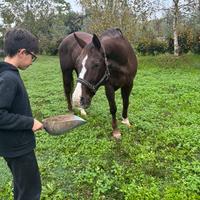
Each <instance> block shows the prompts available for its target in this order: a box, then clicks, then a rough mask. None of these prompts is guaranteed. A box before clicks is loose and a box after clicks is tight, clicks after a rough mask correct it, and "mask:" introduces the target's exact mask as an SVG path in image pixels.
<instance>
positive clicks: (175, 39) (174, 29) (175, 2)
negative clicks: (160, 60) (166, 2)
mask: <svg viewBox="0 0 200 200" xmlns="http://www.w3.org/2000/svg"><path fill="white" fill-rule="evenodd" d="M173 2H174V21H173V32H174V55H175V56H179V54H180V47H179V44H178V30H177V28H178V27H177V25H178V15H179V8H178V3H179V0H173Z"/></svg>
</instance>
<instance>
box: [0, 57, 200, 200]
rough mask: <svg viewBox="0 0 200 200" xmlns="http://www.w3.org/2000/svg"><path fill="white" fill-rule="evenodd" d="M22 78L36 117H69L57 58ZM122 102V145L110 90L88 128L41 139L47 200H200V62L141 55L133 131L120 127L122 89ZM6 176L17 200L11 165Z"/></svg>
mask: <svg viewBox="0 0 200 200" xmlns="http://www.w3.org/2000/svg"><path fill="white" fill-rule="evenodd" d="M21 74H22V77H23V80H24V81H25V85H26V87H27V90H28V93H29V96H30V100H31V104H32V109H33V113H34V116H35V117H36V118H38V119H40V120H42V119H43V118H46V117H48V116H54V115H58V114H65V113H66V101H65V97H64V93H63V86H62V78H61V71H60V68H59V61H58V58H57V57H48V56H41V57H40V58H39V59H38V61H37V62H36V63H34V65H33V66H32V67H30V68H29V69H27V70H26V71H24V72H22V73H21ZM116 101H117V105H118V106H117V107H118V113H117V118H118V120H119V128H120V130H121V132H122V134H123V135H122V139H121V141H117V142H116V141H114V140H113V139H112V138H111V131H112V129H111V116H110V114H109V109H108V103H107V100H106V97H105V95H104V89H103V87H102V88H100V90H99V91H98V92H97V94H96V96H95V97H94V99H93V102H92V105H91V107H90V108H89V109H88V116H86V117H85V119H86V120H87V124H85V125H84V126H81V127H79V128H77V129H74V130H72V131H71V132H69V133H66V134H65V135H63V136H60V137H53V136H49V135H48V134H47V133H45V132H44V131H40V132H38V133H36V137H37V148H36V154H37V158H38V162H39V167H40V171H41V176H42V184H43V191H42V199H45V200H66V199H78V200H79V199H109V200H113V199H119V200H122V199H126V200H135V199H137V200H138V199H139V200H140V199H141V200H143V199H147V200H151V199H152V200H155V199H156V200H157V199H158V200H160V199H163V200H172V199H173V200H180V199H184V200H185V199H200V196H199V185H200V178H199V177H200V176H199V175H200V163H199V158H200V154H199V153H200V152H199V147H200V144H199V143H200V56H197V55H189V54H188V55H185V56H182V57H179V58H175V57H173V56H170V55H160V56H155V57H151V56H147V57H139V70H138V74H137V77H136V79H135V82H134V89H133V91H132V93H131V96H130V108H129V120H130V122H131V123H132V126H131V128H128V127H126V126H124V125H122V124H121V123H120V120H121V110H122V102H121V98H120V91H118V92H117V94H116ZM76 114H78V115H79V113H78V112H77V111H76ZM0 177H1V178H0V199H3V200H7V199H12V198H11V176H10V172H9V171H8V169H7V167H6V165H5V163H4V162H3V159H1V160H0Z"/></svg>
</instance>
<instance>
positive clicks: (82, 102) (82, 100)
mask: <svg viewBox="0 0 200 200" xmlns="http://www.w3.org/2000/svg"><path fill="white" fill-rule="evenodd" d="M80 103H81V105H84V97H81V99H80Z"/></svg>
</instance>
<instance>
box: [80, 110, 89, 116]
mask: <svg viewBox="0 0 200 200" xmlns="http://www.w3.org/2000/svg"><path fill="white" fill-rule="evenodd" d="M79 110H80V112H81V115H83V116H86V115H87V113H86V112H85V110H84V109H83V108H79Z"/></svg>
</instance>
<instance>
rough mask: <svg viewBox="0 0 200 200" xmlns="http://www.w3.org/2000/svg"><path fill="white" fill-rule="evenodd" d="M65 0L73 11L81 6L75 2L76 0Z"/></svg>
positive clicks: (76, 10)
mask: <svg viewBox="0 0 200 200" xmlns="http://www.w3.org/2000/svg"><path fill="white" fill-rule="evenodd" d="M66 2H69V3H70V5H71V8H72V10H73V11H75V12H80V11H81V6H80V5H78V4H77V3H76V0H66Z"/></svg>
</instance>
